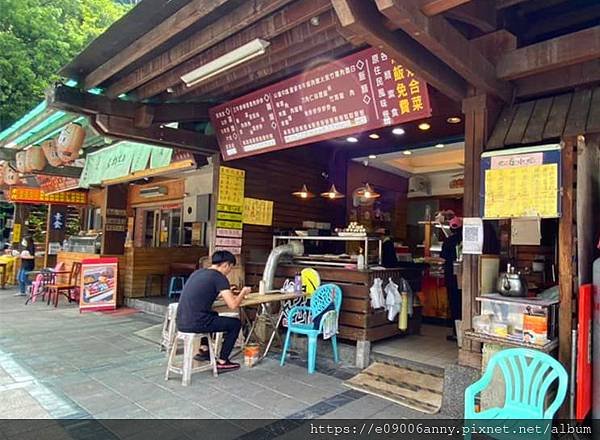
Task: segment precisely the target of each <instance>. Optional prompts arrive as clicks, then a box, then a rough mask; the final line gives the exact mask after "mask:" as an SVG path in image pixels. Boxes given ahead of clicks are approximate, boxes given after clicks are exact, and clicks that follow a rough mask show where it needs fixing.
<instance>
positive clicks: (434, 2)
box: [421, 0, 471, 17]
mask: <svg viewBox="0 0 600 440" xmlns="http://www.w3.org/2000/svg"><path fill="white" fill-rule="evenodd" d="M470 1H471V0H429V1H427V2H426V3H424V4H423V6H421V11H422V12H423V14H425V15H426V16H428V17H432V16H434V15H439V14H442V13H444V12H446V11H449V10H450V9H453V8H456V7H458V6H460V5H464V4H466V3H469V2H470Z"/></svg>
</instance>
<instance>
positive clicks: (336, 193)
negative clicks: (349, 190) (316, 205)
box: [321, 184, 346, 200]
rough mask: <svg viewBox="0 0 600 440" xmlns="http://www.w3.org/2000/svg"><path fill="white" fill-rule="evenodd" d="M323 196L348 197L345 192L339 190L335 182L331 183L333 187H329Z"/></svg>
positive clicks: (333, 198)
mask: <svg viewBox="0 0 600 440" xmlns="http://www.w3.org/2000/svg"><path fill="white" fill-rule="evenodd" d="M321 196H322V197H325V198H326V199H331V200H335V199H343V198H344V197H346V196H345V195H344V194H342V193H341V192H339V191H338V190H337V188H336V187H335V185H333V184H332V185H331V188H329V191H327V192H324V193H321Z"/></svg>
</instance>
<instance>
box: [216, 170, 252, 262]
mask: <svg viewBox="0 0 600 440" xmlns="http://www.w3.org/2000/svg"><path fill="white" fill-rule="evenodd" d="M245 178H246V172H245V171H244V170H238V169H236V168H229V167H223V166H222V167H219V189H218V202H217V231H216V232H217V234H216V241H215V250H216V251H219V250H227V251H229V252H231V253H232V254H234V255H239V254H241V252H242V218H243V210H244V182H245Z"/></svg>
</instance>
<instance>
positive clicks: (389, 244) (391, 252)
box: [377, 228, 398, 269]
mask: <svg viewBox="0 0 600 440" xmlns="http://www.w3.org/2000/svg"><path fill="white" fill-rule="evenodd" d="M377 233H378V234H379V235H380V236H381V239H382V243H381V265H382V266H383V267H385V268H388V269H390V268H394V267H398V257H397V256H396V247H395V245H394V238H393V237H392V236H391V235H390V230H389V229H387V228H380V229H378V230H377Z"/></svg>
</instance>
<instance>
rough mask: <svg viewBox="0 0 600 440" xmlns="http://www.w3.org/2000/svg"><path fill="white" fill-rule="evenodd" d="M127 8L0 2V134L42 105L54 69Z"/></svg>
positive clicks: (104, 1) (92, 0) (80, 2)
mask: <svg viewBox="0 0 600 440" xmlns="http://www.w3.org/2000/svg"><path fill="white" fill-rule="evenodd" d="M129 8H130V6H124V5H122V4H119V3H117V2H114V1H113V0H0V54H1V55H0V130H3V129H5V128H6V127H8V126H9V125H11V124H12V123H13V122H14V121H15V120H17V119H18V118H19V117H21V116H22V115H24V114H25V113H27V112H28V111H29V110H30V109H31V108H32V107H34V106H35V105H36V104H37V103H38V102H39V101H41V100H42V99H43V98H44V90H45V89H46V88H47V87H48V86H49V85H50V84H51V83H52V82H53V81H56V80H57V79H58V76H57V75H56V72H57V71H58V69H60V67H62V66H63V65H65V64H66V63H67V62H69V61H70V60H71V59H72V58H73V57H74V56H75V55H77V54H78V53H79V52H80V51H81V50H82V49H83V48H84V47H85V45H87V44H88V43H89V42H90V41H91V40H93V39H94V38H95V37H97V36H98V35H100V34H101V33H102V32H103V31H104V30H105V29H106V28H107V27H108V26H110V25H111V24H112V23H113V22H114V21H115V20H117V19H118V18H119V17H121V15H123V14H124V13H125V12H126V11H127V10H128V9H129Z"/></svg>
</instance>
